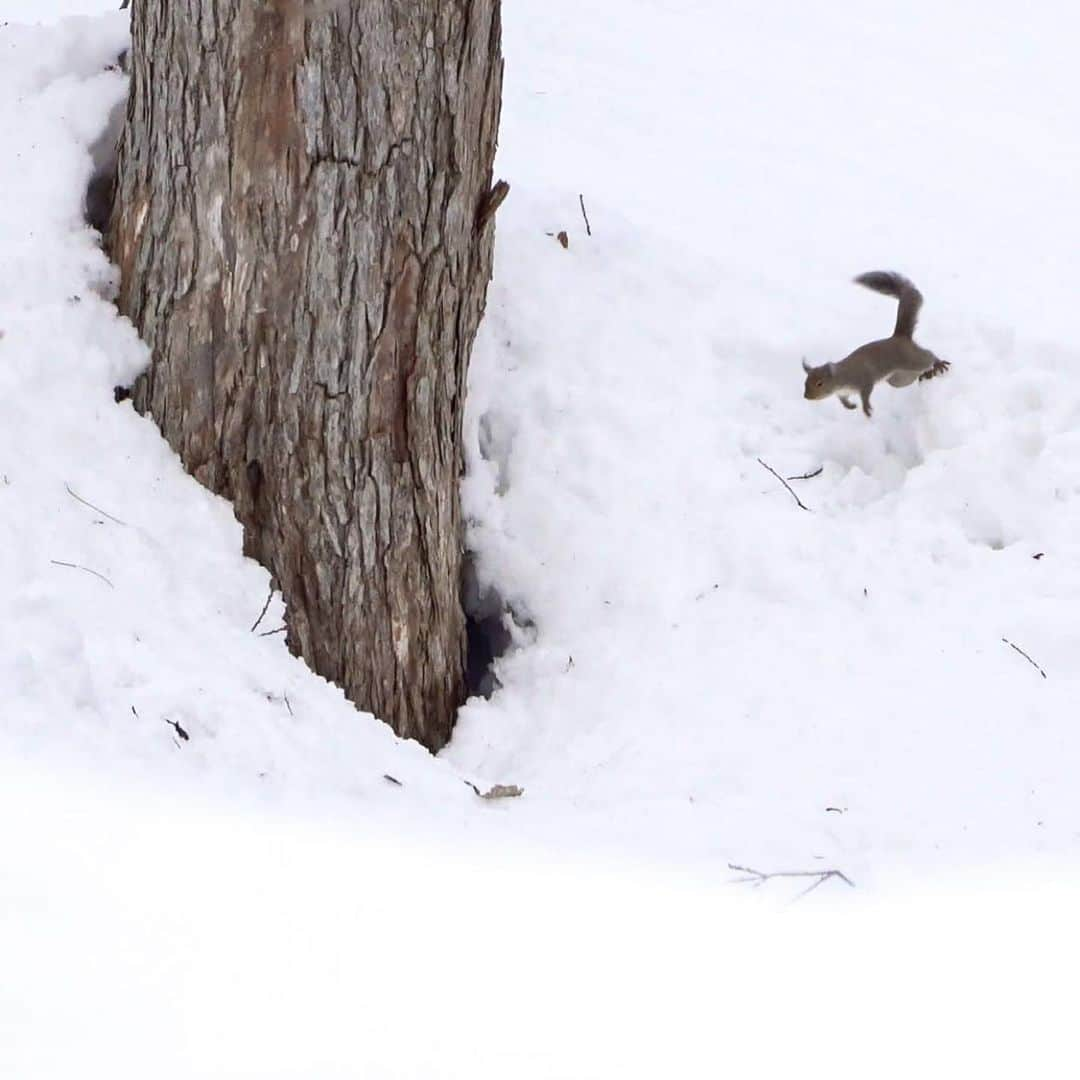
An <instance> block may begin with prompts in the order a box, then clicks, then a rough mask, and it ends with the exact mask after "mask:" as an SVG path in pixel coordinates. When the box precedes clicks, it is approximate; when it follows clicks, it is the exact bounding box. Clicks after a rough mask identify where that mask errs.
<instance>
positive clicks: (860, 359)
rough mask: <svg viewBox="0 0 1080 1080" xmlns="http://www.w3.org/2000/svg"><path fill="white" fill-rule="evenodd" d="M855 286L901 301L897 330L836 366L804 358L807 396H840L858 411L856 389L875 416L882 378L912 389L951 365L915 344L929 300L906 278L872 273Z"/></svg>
mask: <svg viewBox="0 0 1080 1080" xmlns="http://www.w3.org/2000/svg"><path fill="white" fill-rule="evenodd" d="M855 283H856V284H857V285H865V286H866V288H868V289H873V290H874V291H875V292H879V293H884V294H885V295H886V296H895V297H896V299H897V300H899V301H900V306H899V310H898V311H897V313H896V329H895V330H893V333H892V337H888V338H882V339H881V340H880V341H871V342H869V343H868V344H866V345H862V346H860V347H859V348H858V349H856V350H855V351H854V352H853V353H851V355H850V356H846V357H845V358H844V359H843V360H840V361H839V362H837V363H835V364H822V365H821V366H820V367H811V366H810V365H809V364H808V363H807V362H806V360H805V359H804V360H803V362H802V365H803V370H804V371H805V372H806V388H805V390H804V392H803V396H804V397H805V398H806V399H807V400H808V401H820V400H821V399H822V398H826V397H828V396H829V395H830V394H836V395H837V396H838V397H839V398H840V404H841V405H843V406H844V408H845V409H854V408H855V403H854V402H853V401H852V400H851V399H850V398H849V397H848V396H847V394H846V393H845V391H855V392H857V393H858V395H859V397H860V398H862V409H863V412H864V413H866V415H867V416H870V414H871V412H872V410H871V408H870V393H871V391H872V390H873V389H874V386H875V385H876V384H877V383H878V382H880V381H881V380H882V379H885V381H886V382H888V384H889V385H890V386H909V385H910V384H911V383H913V382H914V381H915V380H916V379H920V380H921V379H932V378H933V377H934V376H935V375H941V374H942V373H944V372H946V371H948V370H949V363H948V361H947V360H939V359H938V358H937V357H936V356H935V355H934V354H933V353H932V352H930V350H929V349H924V348H922V347H921V346H919V345H916V344H915V342H914V340H913V338H912V334H913V333H914V332H915V322H916V320H917V319H918V317H919V309H920V308H921V307H922V300H923V298H922V293H920V292H919V290H918V289H916V288H915V286H914V285H912V283H911V282H910V281H908V279H907V278H906V277H904V276H903V275H902V274H895V273H891V272H889V271H885V270H871V271H870V272H869V273H866V274H860V275H859V276H858V277H857V278H856V279H855Z"/></svg>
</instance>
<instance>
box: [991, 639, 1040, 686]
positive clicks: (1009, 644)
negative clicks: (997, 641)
mask: <svg viewBox="0 0 1080 1080" xmlns="http://www.w3.org/2000/svg"><path fill="white" fill-rule="evenodd" d="M1001 640H1002V641H1004V642H1005V644H1006V645H1008V646H1009V648H1010V649H1015V650H1016V651H1017V652H1018V653H1019V654H1020V655H1021V656H1022V657H1023V658H1024V659H1025V660H1026V661H1027V662H1028V663H1029V664H1030V665H1031V666H1032V667H1033V668H1034V669H1035V670H1036V671H1037V672H1038V673H1039V674H1040V675H1041V676H1042V677H1043V678H1044V679H1045V678H1046V672H1045V671H1043V669H1042V668H1041V667H1039V665H1038V664H1036V663H1035V661H1034V660H1032V659H1031V657H1030V656H1028V654H1027V653H1026V652H1024V650H1023V649H1021V648H1020V646H1019V645H1014V644H1013V643H1012V642H1011V641H1010V640H1009V639H1008V638H1005V637H1003V638H1002V639H1001Z"/></svg>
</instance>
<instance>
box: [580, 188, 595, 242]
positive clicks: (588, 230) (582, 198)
mask: <svg viewBox="0 0 1080 1080" xmlns="http://www.w3.org/2000/svg"><path fill="white" fill-rule="evenodd" d="M578 202H579V203H581V216H582V217H583V218H584V219H585V235H586V236H592V226H591V225H590V224H589V215H588V214H587V213H585V196H584V195H579V196H578Z"/></svg>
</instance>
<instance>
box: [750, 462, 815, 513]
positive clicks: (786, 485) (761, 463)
mask: <svg viewBox="0 0 1080 1080" xmlns="http://www.w3.org/2000/svg"><path fill="white" fill-rule="evenodd" d="M757 463H758V464H759V465H760V466H761V467H762V468H763V469H768V470H769V472H771V473H772V474H773V476H775V477H776V479H777V480H779V481H780V483H781V484H783V485H784V487H786V488H787V489H788V494H790V495H791V497H792V498H793V499H794V500H795V502H796V503H798V505H799V508H800V509H802V510H807V511H809V510H810V507H809V506H804V505H803V501H802V499H800V498H799V496H798V495H796V494H795V492H794V491H792V489H791V485H790V484H789V483H788V482H787V481H786V480H785V479H784V478H783V477H782V476H781V475H780V474H779V473H778V472H777V471H776V470H775V469H774V468H773V467H772V466H771V465H766V464H765V462H764V461H762V460H761V458H758V459H757Z"/></svg>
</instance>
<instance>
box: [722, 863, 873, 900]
mask: <svg viewBox="0 0 1080 1080" xmlns="http://www.w3.org/2000/svg"><path fill="white" fill-rule="evenodd" d="M728 869H729V870H734V871H735V872H736V873H738V874H746V875H747V876H746V877H744V878H738V879H737V880H736V881H734V882H732V884H733V885H745V884H746V883H747V882H750V883H752V884H753V886H754V888H755V889H756V888H757V887H758V886H759V885H764V884H765V882H766V881H768V880H770V878H817V881H815V882H814V883H813V884H812V885H811V886H810V887H809V888H808V889H803V891H802V892H801V893H799V895H798V896H796V897H795V899H796V900H801V899H802V898H803V897H804V896H806V895H807V894H808V893H812V892H813V891H814V890H815V889H816V888H817V887H818V886H819V885H822V884H823V883H824V882H826V881H828V880H829V878H839V879H840V880H841V881H843V882H844V883H845V884H847V885H850V886H851V888H853V889H854V888H855V882H854V881H852V880H851V878H849V877H848V876H847V874H845V873H844V872H843V871H841V870H774V871H773V872H772V873H771V874H764V873H762V872H761V871H760V870H753V869H751V868H750V867H749V866H737V865H736V864H735V863H728Z"/></svg>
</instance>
